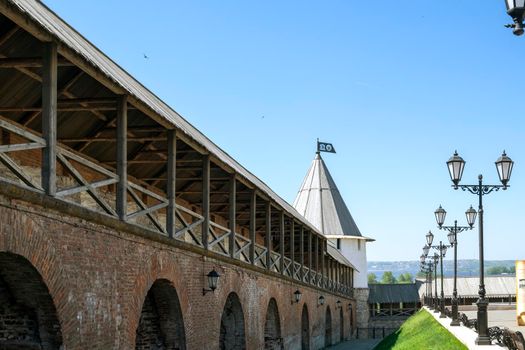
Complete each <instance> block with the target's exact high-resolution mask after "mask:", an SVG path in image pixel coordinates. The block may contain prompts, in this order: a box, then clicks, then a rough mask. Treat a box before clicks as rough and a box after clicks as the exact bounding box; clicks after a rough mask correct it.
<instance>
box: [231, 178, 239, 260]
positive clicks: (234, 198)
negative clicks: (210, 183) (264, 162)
mask: <svg viewBox="0 0 525 350" xmlns="http://www.w3.org/2000/svg"><path fill="white" fill-rule="evenodd" d="M229 187H230V198H229V204H230V213H229V216H230V218H229V221H230V222H229V228H230V242H229V248H230V251H229V253H230V256H231V257H232V258H235V226H236V222H235V219H236V217H237V180H236V177H235V174H231V176H230V186H229Z"/></svg>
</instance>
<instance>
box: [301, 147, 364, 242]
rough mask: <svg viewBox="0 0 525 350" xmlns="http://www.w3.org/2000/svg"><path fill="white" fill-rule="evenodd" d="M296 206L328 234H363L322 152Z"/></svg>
mask: <svg viewBox="0 0 525 350" xmlns="http://www.w3.org/2000/svg"><path fill="white" fill-rule="evenodd" d="M293 206H294V207H295V209H296V210H297V211H298V212H299V213H300V214H302V215H303V216H304V217H305V218H306V219H307V220H308V221H309V222H310V223H312V224H313V225H314V226H315V227H317V228H318V229H319V230H320V231H321V232H322V233H323V234H324V235H325V236H355V237H363V236H362V235H361V232H360V231H359V228H358V227H357V225H356V223H355V221H354V219H353V218H352V215H351V214H350V211H349V210H348V208H347V207H346V204H345V201H344V200H343V197H341V194H340V193H339V190H338V189H337V186H336V184H335V182H334V180H333V178H332V176H331V175H330V172H329V171H328V168H327V167H326V164H325V163H324V161H323V158H321V155H320V154H319V153H316V156H315V159H314V160H313V162H312V165H311V166H310V169H309V170H308V173H307V174H306V177H305V178H304V181H303V184H302V186H301V189H300V190H299V192H298V193H297V197H296V198H295V201H294V203H293ZM363 238H364V239H366V238H365V237H363ZM367 240H368V239H367Z"/></svg>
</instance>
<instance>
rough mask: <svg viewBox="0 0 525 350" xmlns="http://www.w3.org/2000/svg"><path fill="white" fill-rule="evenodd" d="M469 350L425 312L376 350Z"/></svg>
mask: <svg viewBox="0 0 525 350" xmlns="http://www.w3.org/2000/svg"><path fill="white" fill-rule="evenodd" d="M390 349H393V350H468V349H467V347H466V346H465V345H463V344H462V343H461V342H460V341H459V340H457V339H456V338H455V337H454V336H453V335H452V334H451V333H450V332H449V331H447V330H446V329H445V328H444V327H443V326H441V325H440V324H439V323H438V322H437V321H436V320H435V319H434V317H432V315H430V314H429V313H428V312H427V311H425V310H420V311H419V312H418V313H416V314H415V315H413V316H412V317H410V318H409V319H408V320H406V322H405V323H403V325H402V326H401V328H400V329H399V330H398V331H397V332H395V333H392V334H390V335H389V336H388V337H386V338H385V339H383V340H382V341H381V343H379V344H378V345H377V346H376V347H375V348H374V350H390Z"/></svg>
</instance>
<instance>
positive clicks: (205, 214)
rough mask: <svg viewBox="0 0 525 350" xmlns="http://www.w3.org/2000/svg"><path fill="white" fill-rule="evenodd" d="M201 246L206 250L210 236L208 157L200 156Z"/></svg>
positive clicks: (206, 155)
mask: <svg viewBox="0 0 525 350" xmlns="http://www.w3.org/2000/svg"><path fill="white" fill-rule="evenodd" d="M202 218H203V220H204V221H203V222H202V245H203V246H204V249H208V244H209V236H210V155H209V154H204V155H203V156H202Z"/></svg>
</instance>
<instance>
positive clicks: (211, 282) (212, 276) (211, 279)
mask: <svg viewBox="0 0 525 350" xmlns="http://www.w3.org/2000/svg"><path fill="white" fill-rule="evenodd" d="M206 277H208V288H209V289H206V288H203V289H202V295H206V293H208V292H213V291H214V290H215V289H217V283H218V282H219V277H220V275H219V274H218V273H217V271H215V269H213V270H211V271H210V272H209V273H208V274H207V275H206Z"/></svg>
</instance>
